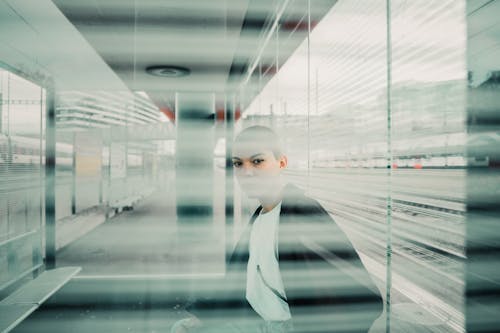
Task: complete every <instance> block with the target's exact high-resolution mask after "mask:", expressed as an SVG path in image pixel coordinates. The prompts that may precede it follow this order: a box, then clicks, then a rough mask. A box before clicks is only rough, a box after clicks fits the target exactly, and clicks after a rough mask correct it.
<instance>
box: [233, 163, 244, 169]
mask: <svg viewBox="0 0 500 333" xmlns="http://www.w3.org/2000/svg"><path fill="white" fill-rule="evenodd" d="M241 165H242V163H241V162H240V161H233V167H235V168H239V167H240V166H241Z"/></svg>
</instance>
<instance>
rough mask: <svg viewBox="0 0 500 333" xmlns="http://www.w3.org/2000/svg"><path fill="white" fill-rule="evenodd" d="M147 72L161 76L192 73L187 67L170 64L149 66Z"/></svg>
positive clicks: (179, 75) (177, 75)
mask: <svg viewBox="0 0 500 333" xmlns="http://www.w3.org/2000/svg"><path fill="white" fill-rule="evenodd" d="M146 72H148V73H149V74H151V75H154V76H161V77H182V76H188V75H189V73H191V71H190V70H189V69H188V68H186V67H180V66H170V65H159V66H149V67H147V68H146Z"/></svg>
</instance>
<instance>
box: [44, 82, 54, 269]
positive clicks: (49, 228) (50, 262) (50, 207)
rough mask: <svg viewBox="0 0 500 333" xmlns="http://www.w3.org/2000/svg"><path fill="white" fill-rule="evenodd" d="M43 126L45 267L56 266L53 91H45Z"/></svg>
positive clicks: (52, 89)
mask: <svg viewBox="0 0 500 333" xmlns="http://www.w3.org/2000/svg"><path fill="white" fill-rule="evenodd" d="M45 114H46V122H45V124H46V126H45V265H46V268H49V269H50V268H54V267H55V266H56V200H55V199H56V196H55V166H56V112H55V89H54V87H53V86H52V87H50V88H49V89H47V110H46V112H45Z"/></svg>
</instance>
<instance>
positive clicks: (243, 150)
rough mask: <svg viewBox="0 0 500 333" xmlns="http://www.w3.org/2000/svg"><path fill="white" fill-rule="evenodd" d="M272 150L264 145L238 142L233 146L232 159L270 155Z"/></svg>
mask: <svg viewBox="0 0 500 333" xmlns="http://www.w3.org/2000/svg"><path fill="white" fill-rule="evenodd" d="M272 152H273V151H272V149H271V148H270V147H269V146H268V145H266V144H264V143H257V142H238V143H235V144H234V146H233V156H234V157H250V156H254V155H257V154H264V155H268V154H272Z"/></svg>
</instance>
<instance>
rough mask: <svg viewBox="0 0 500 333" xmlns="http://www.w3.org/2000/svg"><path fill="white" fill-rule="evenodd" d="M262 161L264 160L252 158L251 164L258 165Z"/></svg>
mask: <svg viewBox="0 0 500 333" xmlns="http://www.w3.org/2000/svg"><path fill="white" fill-rule="evenodd" d="M262 162H264V160H263V159H255V160H253V161H252V163H253V164H255V165H259V164H261V163H262Z"/></svg>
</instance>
